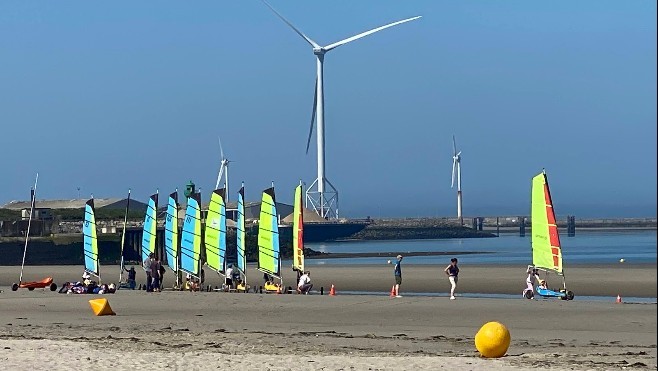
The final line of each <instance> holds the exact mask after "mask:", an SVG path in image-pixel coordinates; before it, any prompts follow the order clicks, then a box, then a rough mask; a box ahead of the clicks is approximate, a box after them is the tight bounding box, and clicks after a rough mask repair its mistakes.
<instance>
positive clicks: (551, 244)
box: [531, 172, 562, 274]
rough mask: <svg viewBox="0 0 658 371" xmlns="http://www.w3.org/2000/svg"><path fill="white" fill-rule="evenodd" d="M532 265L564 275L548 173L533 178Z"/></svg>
mask: <svg viewBox="0 0 658 371" xmlns="http://www.w3.org/2000/svg"><path fill="white" fill-rule="evenodd" d="M531 221H532V263H533V264H534V266H535V267H537V268H542V269H547V270H552V271H555V272H557V273H559V274H562V247H561V245H560V236H559V234H558V231H557V222H556V221H555V210H553V201H552V200H551V192H550V189H549V187H548V178H547V177H546V172H542V173H541V174H539V175H537V176H535V177H534V178H532V215H531Z"/></svg>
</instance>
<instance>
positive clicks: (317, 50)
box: [313, 48, 325, 55]
mask: <svg viewBox="0 0 658 371" xmlns="http://www.w3.org/2000/svg"><path fill="white" fill-rule="evenodd" d="M324 53H325V50H324V49H322V48H313V54H315V55H324Z"/></svg>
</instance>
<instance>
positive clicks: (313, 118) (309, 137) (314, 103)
mask: <svg viewBox="0 0 658 371" xmlns="http://www.w3.org/2000/svg"><path fill="white" fill-rule="evenodd" d="M317 108H318V79H317V77H316V78H315V94H313V112H312V113H311V128H310V129H309V130H308V140H307V141H306V154H307V155H308V148H309V147H310V146H311V137H313V124H314V122H315V113H316V112H317Z"/></svg>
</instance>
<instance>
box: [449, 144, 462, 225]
mask: <svg viewBox="0 0 658 371" xmlns="http://www.w3.org/2000/svg"><path fill="white" fill-rule="evenodd" d="M461 160H462V151H459V152H457V142H456V141H455V136H454V135H453V136H452V184H451V185H450V188H453V187H454V186H455V173H456V174H457V218H458V219H459V223H461V224H462V225H464V217H463V216H462V168H461Z"/></svg>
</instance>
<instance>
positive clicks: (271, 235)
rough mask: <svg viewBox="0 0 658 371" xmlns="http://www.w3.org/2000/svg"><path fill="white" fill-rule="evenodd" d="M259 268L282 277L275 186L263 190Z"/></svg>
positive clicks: (259, 227) (259, 236) (259, 226)
mask: <svg viewBox="0 0 658 371" xmlns="http://www.w3.org/2000/svg"><path fill="white" fill-rule="evenodd" d="M258 269H259V270H261V271H263V272H266V273H269V274H271V275H273V276H276V277H279V278H280V277H281V256H280V251H279V224H278V220H277V214H276V199H275V195H274V187H272V188H268V189H266V190H265V191H263V198H262V202H261V206H260V218H259V222H258Z"/></svg>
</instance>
